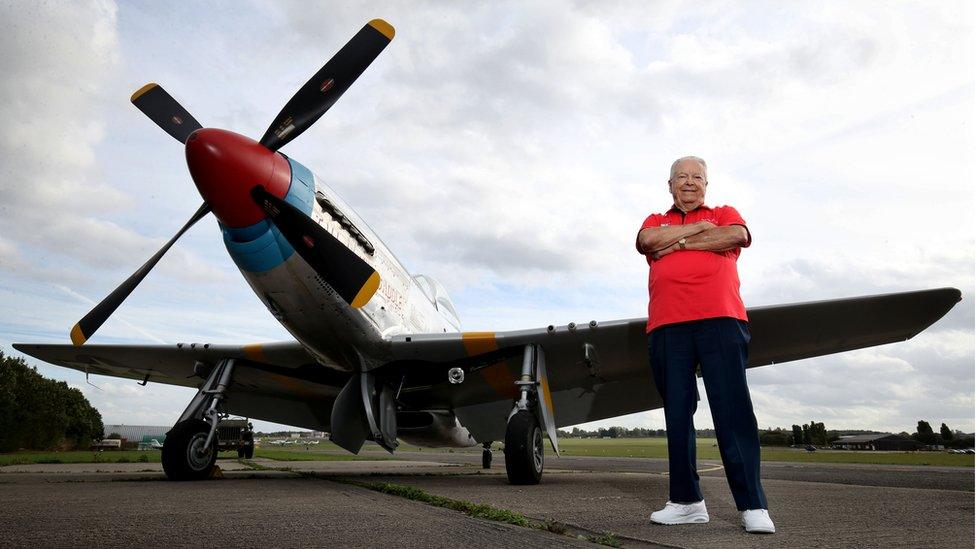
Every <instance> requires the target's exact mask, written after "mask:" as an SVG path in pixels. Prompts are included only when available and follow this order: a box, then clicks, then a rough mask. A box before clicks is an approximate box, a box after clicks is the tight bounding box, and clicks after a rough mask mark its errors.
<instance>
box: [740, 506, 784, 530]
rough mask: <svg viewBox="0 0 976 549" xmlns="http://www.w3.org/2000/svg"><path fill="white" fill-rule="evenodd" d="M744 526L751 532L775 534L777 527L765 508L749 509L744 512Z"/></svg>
mask: <svg viewBox="0 0 976 549" xmlns="http://www.w3.org/2000/svg"><path fill="white" fill-rule="evenodd" d="M742 526H744V527H745V529H746V532H749V533H750V534H775V533H776V527H775V526H773V520H772V519H771V518H769V511H767V510H765V509H749V510H748V511H743V512H742Z"/></svg>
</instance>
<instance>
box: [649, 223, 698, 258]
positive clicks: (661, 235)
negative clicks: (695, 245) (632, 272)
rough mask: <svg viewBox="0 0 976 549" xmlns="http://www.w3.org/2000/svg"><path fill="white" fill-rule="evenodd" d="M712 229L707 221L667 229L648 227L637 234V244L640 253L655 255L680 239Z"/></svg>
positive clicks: (672, 226)
mask: <svg viewBox="0 0 976 549" xmlns="http://www.w3.org/2000/svg"><path fill="white" fill-rule="evenodd" d="M714 228H715V224H714V223H709V222H708V221H699V222H697V223H689V224H687V225H671V226H669V227H648V228H646V229H642V230H641V231H640V232H639V233H637V244H638V248H639V249H640V250H641V253H645V254H647V253H657V252H660V251H663V250H664V249H666V248H668V247H669V246H671V245H673V244H674V243H676V242H677V241H679V240H681V239H682V238H688V237H690V236H693V235H696V234H699V233H702V232H704V231H708V230H711V229H714ZM672 251H674V250H672ZM668 253H670V252H668Z"/></svg>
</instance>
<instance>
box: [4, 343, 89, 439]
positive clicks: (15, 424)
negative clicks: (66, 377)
mask: <svg viewBox="0 0 976 549" xmlns="http://www.w3.org/2000/svg"><path fill="white" fill-rule="evenodd" d="M103 430H104V426H103V425H102V415H101V414H100V413H98V410H96V409H95V408H94V407H93V406H92V405H91V404H90V403H89V402H88V399H86V398H85V396H84V395H83V394H81V391H79V390H78V389H72V388H71V387H68V384H67V383H65V382H63V381H54V380H52V379H47V378H45V377H44V376H42V375H41V374H39V373H37V369H36V368H33V367H31V366H29V365H28V364H27V362H25V361H24V359H22V358H15V357H10V356H5V355H4V353H3V351H0V452H11V451H14V450H18V449H28V450H52V449H61V448H64V449H70V448H87V447H88V445H89V444H91V442H92V440H99V439H101V438H102V435H103Z"/></svg>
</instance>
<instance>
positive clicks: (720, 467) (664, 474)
mask: <svg viewBox="0 0 976 549" xmlns="http://www.w3.org/2000/svg"><path fill="white" fill-rule="evenodd" d="M724 468H725V466H724V465H719V466H717V467H712V468H711V469H699V470H698V472H699V473H711V472H712V471H718V470H719V469H724ZM661 475H662V476H665V477H666V476H668V472H667V471H665V472H663V473H661Z"/></svg>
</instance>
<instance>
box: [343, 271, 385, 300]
mask: <svg viewBox="0 0 976 549" xmlns="http://www.w3.org/2000/svg"><path fill="white" fill-rule="evenodd" d="M379 287H380V273H378V272H376V271H373V274H371V275H370V276H369V278H368V279H367V280H366V283H365V284H363V287H362V288H360V289H359V292H358V293H356V297H355V298H353V300H352V303H350V304H349V305H351V306H352V308H353V309H358V308H360V307H362V306H363V305H365V304H366V303H367V302H369V300H370V298H371V297H373V294H375V293H376V289H377V288H379Z"/></svg>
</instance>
